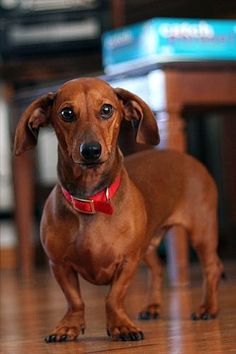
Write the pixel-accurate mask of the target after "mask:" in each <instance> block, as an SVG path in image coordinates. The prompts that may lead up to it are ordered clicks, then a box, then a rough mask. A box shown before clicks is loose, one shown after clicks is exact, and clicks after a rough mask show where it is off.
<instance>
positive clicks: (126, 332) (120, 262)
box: [15, 78, 222, 342]
mask: <svg viewBox="0 0 236 354" xmlns="http://www.w3.org/2000/svg"><path fill="white" fill-rule="evenodd" d="M122 119H127V120H136V121H137V124H136V125H137V133H136V140H137V142H138V143H146V144H151V145H156V144H158V143H159V133H158V128H157V125H156V121H155V118H154V115H153V113H152V111H151V110H150V108H149V107H148V106H147V104H146V103H145V102H144V101H143V100H142V99H141V98H139V97H137V96H136V95H134V94H132V93H130V92H128V91H126V90H123V89H120V88H117V89H113V88H112V87H111V86H110V85H109V84H108V83H106V82H104V81H102V80H100V79H96V78H82V79H76V80H72V81H69V82H67V83H65V84H64V85H63V86H62V87H61V88H60V89H59V90H58V91H57V92H56V93H48V94H47V95H45V96H43V97H40V98H39V99H37V100H36V101H34V102H33V103H32V104H31V105H30V106H29V108H28V109H27V110H26V112H25V113H24V114H23V116H22V118H21V119H20V121H19V125H18V127H17V131H16V138H15V153H16V155H19V154H21V153H23V152H24V151H25V150H27V149H31V148H33V147H34V146H35V145H36V143H37V136H38V132H39V128H40V127H43V126H46V125H48V124H51V125H52V127H53V128H54V130H55V133H56V135H57V138H58V178H59V183H58V184H57V185H56V186H55V188H54V189H53V191H52V192H51V194H50V196H49V198H48V200H47V202H46V205H45V208H44V212H43V216H42V222H41V240H42V244H43V247H44V249H45V252H46V254H47V256H48V258H49V262H50V266H51V269H52V272H53V274H54V275H55V278H56V280H57V282H58V283H59V285H60V287H61V289H62V291H63V292H64V294H65V297H66V299H67V302H68V310H67V312H66V314H65V316H64V317H63V319H62V320H61V321H60V322H59V324H58V325H57V327H55V328H54V329H53V330H52V332H51V334H50V335H49V336H47V337H46V338H45V340H46V342H63V341H67V340H75V339H76V338H77V337H78V336H79V334H80V333H83V332H84V330H85V321H84V302H83V299H82V297H81V292H80V286H79V279H78V273H79V274H80V275H81V276H82V277H83V278H85V279H86V280H87V281H89V282H91V283H93V284H97V285H103V284H110V291H109V293H108V295H107V297H106V319H107V333H108V335H109V336H111V337H112V339H115V340H141V339H143V333H142V331H141V330H140V328H138V327H137V326H136V325H135V324H134V323H133V322H132V321H131V320H130V318H129V317H128V315H127V313H126V311H125V309H124V298H125V295H126V292H127V288H128V286H129V283H130V280H131V279H132V277H133V275H134V273H135V271H136V269H137V267H138V264H139V263H140V261H141V260H144V261H145V263H146V264H147V265H148V266H149V267H150V269H151V272H152V286H151V289H150V300H149V303H148V304H147V306H146V307H145V309H142V311H141V312H140V315H139V317H140V319H154V318H157V317H158V315H159V311H160V305H161V291H160V284H161V277H162V271H161V269H162V268H161V267H160V264H159V261H158V258H157V257H156V250H155V247H154V246H155V245H156V244H158V243H159V242H160V240H161V238H162V236H163V235H164V233H165V231H166V230H167V229H169V228H170V227H171V226H172V225H176V224H178V225H182V226H183V227H184V228H185V229H186V230H187V231H188V234H189V236H190V240H191V242H192V245H193V247H194V248H195V250H196V252H197V254H198V256H199V258H200V261H201V264H202V267H203V273H204V294H203V300H202V303H201V306H200V308H199V310H198V311H197V312H196V313H195V314H194V315H193V319H208V318H215V316H216V315H217V311H218V303H217V286H218V281H219V278H220V275H221V272H222V265H221V262H220V260H219V258H218V256H217V251H216V249H217V217H216V210H217V192H216V187H215V184H214V182H213V180H212V178H211V177H210V176H209V174H208V172H207V171H206V169H205V168H204V167H203V166H202V165H201V164H200V163H199V162H197V161H196V160H194V159H193V158H192V157H190V156H188V155H185V154H181V153H178V152H174V151H156V150H148V151H146V152H142V153H137V154H134V155H133V156H131V157H129V158H127V159H125V163H124V162H123V156H122V153H121V151H120V149H119V147H118V145H117V138H118V134H119V130H120V125H121V121H122Z"/></svg>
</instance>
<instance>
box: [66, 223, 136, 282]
mask: <svg viewBox="0 0 236 354" xmlns="http://www.w3.org/2000/svg"><path fill="white" fill-rule="evenodd" d="M109 224H110V223H107V224H106V223H104V222H103V223H90V224H89V225H88V223H87V225H86V227H83V225H81V226H80V228H79V230H78V231H77V233H76V235H74V237H73V238H74V242H73V244H72V245H71V246H70V247H69V248H68V250H67V255H66V259H67V260H68V261H70V262H72V264H73V267H74V268H75V269H76V270H77V271H78V272H79V273H80V274H81V275H82V276H83V277H84V278H85V279H86V280H88V281H89V282H91V283H94V284H108V283H109V282H110V281H111V279H112V278H113V276H114V274H115V272H116V269H117V268H118V267H119V266H120V264H121V263H122V261H123V260H124V259H125V257H126V256H127V245H126V247H125V245H124V240H123V237H124V236H125V234H127V235H128V234H130V233H131V232H132V230H131V227H130V226H129V225H126V226H125V227H123V228H122V227H121V226H120V225H119V226H118V225H113V226H111V225H109ZM101 225H102V227H101ZM128 249H129V248H128Z"/></svg>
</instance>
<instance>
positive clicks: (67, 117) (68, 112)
mask: <svg viewBox="0 0 236 354" xmlns="http://www.w3.org/2000/svg"><path fill="white" fill-rule="evenodd" d="M60 117H61V118H62V119H63V120H64V121H65V122H68V123H70V122H73V121H74V120H75V114H74V112H73V110H72V109H71V108H69V107H65V108H63V110H62V111H61V112H60Z"/></svg>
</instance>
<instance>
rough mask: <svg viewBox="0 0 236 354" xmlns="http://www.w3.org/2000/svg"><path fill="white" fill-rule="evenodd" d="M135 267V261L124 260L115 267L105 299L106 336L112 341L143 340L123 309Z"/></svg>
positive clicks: (136, 262) (139, 331)
mask: <svg viewBox="0 0 236 354" xmlns="http://www.w3.org/2000/svg"><path fill="white" fill-rule="evenodd" d="M130 258H131V259H132V257H130ZM137 265H138V261H137V260H132V261H131V260H126V261H124V262H123V263H122V264H120V265H119V266H118V267H117V271H116V274H115V276H114V279H113V282H112V285H111V289H110V292H109V293H108V295H107V298H106V315H107V334H108V335H109V336H110V337H112V339H114V340H123V341H130V340H132V341H136V340H140V339H143V333H142V331H141V330H140V329H139V328H137V327H136V326H135V324H134V323H133V322H132V321H131V320H130V319H129V317H128V315H127V314H126V312H125V309H124V298H125V295H126V292H127V289H128V286H129V283H130V280H131V278H132V276H133V274H134V272H135V270H136V268H137Z"/></svg>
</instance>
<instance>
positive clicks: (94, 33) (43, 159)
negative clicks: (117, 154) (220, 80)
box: [0, 0, 236, 272]
mask: <svg viewBox="0 0 236 354" xmlns="http://www.w3.org/2000/svg"><path fill="white" fill-rule="evenodd" d="M153 17H162V18H166V17H168V18H189V19H191V18H200V19H228V20H232V19H235V17H236V2H235V0H227V1H225V0H214V1H213V0H205V1H189V0H180V1H171V0H165V1H163V0H110V1H108V0H107V1H104V0H0V157H1V159H0V222H1V228H0V232H1V246H0V258H1V269H16V270H19V268H20V267H21V266H22V259H23V261H24V264H25V269H23V271H25V272H27V269H29V268H30V266H31V265H30V262H33V264H34V265H35V266H36V267H40V266H43V265H44V264H45V263H46V261H45V257H44V255H43V252H42V249H41V246H40V242H39V232H38V229H39V221H40V216H41V212H42V207H43V204H44V201H45V198H46V197H47V195H48V193H49V191H50V190H51V188H52V186H53V185H54V184H55V182H56V141H55V137H54V135H53V133H52V132H51V130H50V129H45V130H41V134H40V138H39V143H38V147H37V149H36V151H35V152H29V153H27V154H25V156H22V157H20V158H17V159H13V158H12V143H13V136H14V131H15V127H16V124H17V122H18V120H19V117H20V115H21V113H22V112H23V111H24V109H25V108H26V107H27V105H28V104H29V103H30V102H31V101H32V100H34V99H35V98H36V97H39V96H40V95H41V94H42V93H44V92H48V91H54V90H56V89H57V87H58V86H59V85H60V84H61V83H63V82H64V81H67V80H69V79H71V78H75V77H79V76H88V75H92V76H103V77H104V78H105V79H107V80H108V81H110V82H111V83H115V84H116V83H119V86H120V85H121V83H122V82H123V83H124V85H127V82H126V81H127V78H128V77H129V76H130V77H132V80H134V81H133V82H135V84H134V86H136V88H135V87H134V88H133V91H138V92H139V93H140V95H142V97H143V98H145V96H146V95H147V94H146V92H145V82H146V81H145V80H144V81H145V82H144V81H142V80H141V79H140V78H144V77H146V76H145V75H146V74H147V73H148V72H150V69H147V68H146V69H145V70H146V71H145V70H144V71H145V72H144V71H143V72H142V70H141V71H137V72H132V70H133V69H129V70H127V71H126V73H125V75H124V73H123V74H121V73H119V74H117V73H116V74H115V75H113V76H112V74H111V73H109V75H108V74H107V73H104V65H103V61H102V41H101V36H102V34H103V33H104V32H106V31H108V30H112V29H116V28H120V27H123V26H126V25H130V24H134V23H138V22H141V21H144V20H148V19H150V18H153ZM234 64H235V63H232V62H229V61H227V62H220V63H219V64H217V65H216V64H214V70H215V71H217V70H218V69H219V73H222V75H223V73H225V71H227V73H229V77H230V72H232V73H233V72H235V65H234ZM163 65H164V64H163ZM166 65H167V64H166ZM181 65H182V66H181V68H180V69H181V70H183V64H181ZM197 65H199V68H200V69H201V70H202V68H203V67H202V66H201V63H200V62H198V64H197ZM186 67H189V66H187V64H186ZM156 68H158V70H159V69H160V68H162V66H156V67H155V69H156ZM163 68H164V69H165V68H166V66H165V65H164V66H163ZM168 68H169V67H168ZM173 68H174V69H175V70H178V64H175V66H173ZM184 68H185V66H184ZM195 68H196V66H195ZM208 68H210V64H209V63H208V65H207V66H204V69H203V70H205V71H207V70H208ZM200 69H198V70H200ZM209 70H211V68H210V69H209ZM129 71H130V73H129ZM132 80H131V81H132ZM135 80H136V81H135ZM139 85H141V88H140V89H137V87H138V86H139ZM128 87H129V88H130V90H131V91H132V85H131V86H130V82H129V83H128ZM226 87H227V83H226ZM234 87H235V86H234ZM179 89H180V90H181V87H180V88H179ZM190 89H191V88H190ZM159 94H160V95H162V91H161V87H160V91H159ZM158 99H159V98H157V100H158ZM154 100H155V98H154ZM154 106H155V105H154ZM181 115H182V119H183V121H184V132H185V143H184V144H185V147H186V150H187V151H188V152H189V153H190V154H192V155H194V156H196V157H197V158H198V159H200V160H201V161H202V162H203V163H204V164H205V165H206V166H207V167H208V169H209V170H210V172H211V173H212V175H213V176H214V178H215V180H216V182H217V186H218V190H219V233H220V247H219V252H220V255H221V256H222V257H223V258H225V259H231V258H233V257H235V256H236V251H235V250H236V237H235V235H236V102H230V104H221V105H220V106H217V105H212V106H211V105H207V106H206V105H204V104H203V105H202V106H197V105H195V106H194V107H186V108H185V109H183V110H182V112H181ZM160 117H161V113H160ZM157 119H158V113H157ZM161 121H162V120H161V119H160V127H161V132H162V141H165V136H166V134H167V133H166V132H165V127H164V126H163V127H162V125H161V124H162V123H161ZM120 141H121V146H122V150H123V152H124V154H128V153H132V152H135V151H137V150H138V149H140V147H137V146H136V145H135V143H134V140H133V139H132V133H131V131H130V128H129V127H128V126H124V127H123V129H122V135H121V138H120ZM164 145H165V144H164V143H163V145H161V147H162V146H163V147H165V146H164ZM167 146H168V144H167ZM14 190H15V191H16V190H17V193H15V192H14ZM27 220H28V221H27ZM29 235H30V239H29ZM27 262H28V263H27ZM27 267H28V268H27Z"/></svg>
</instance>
